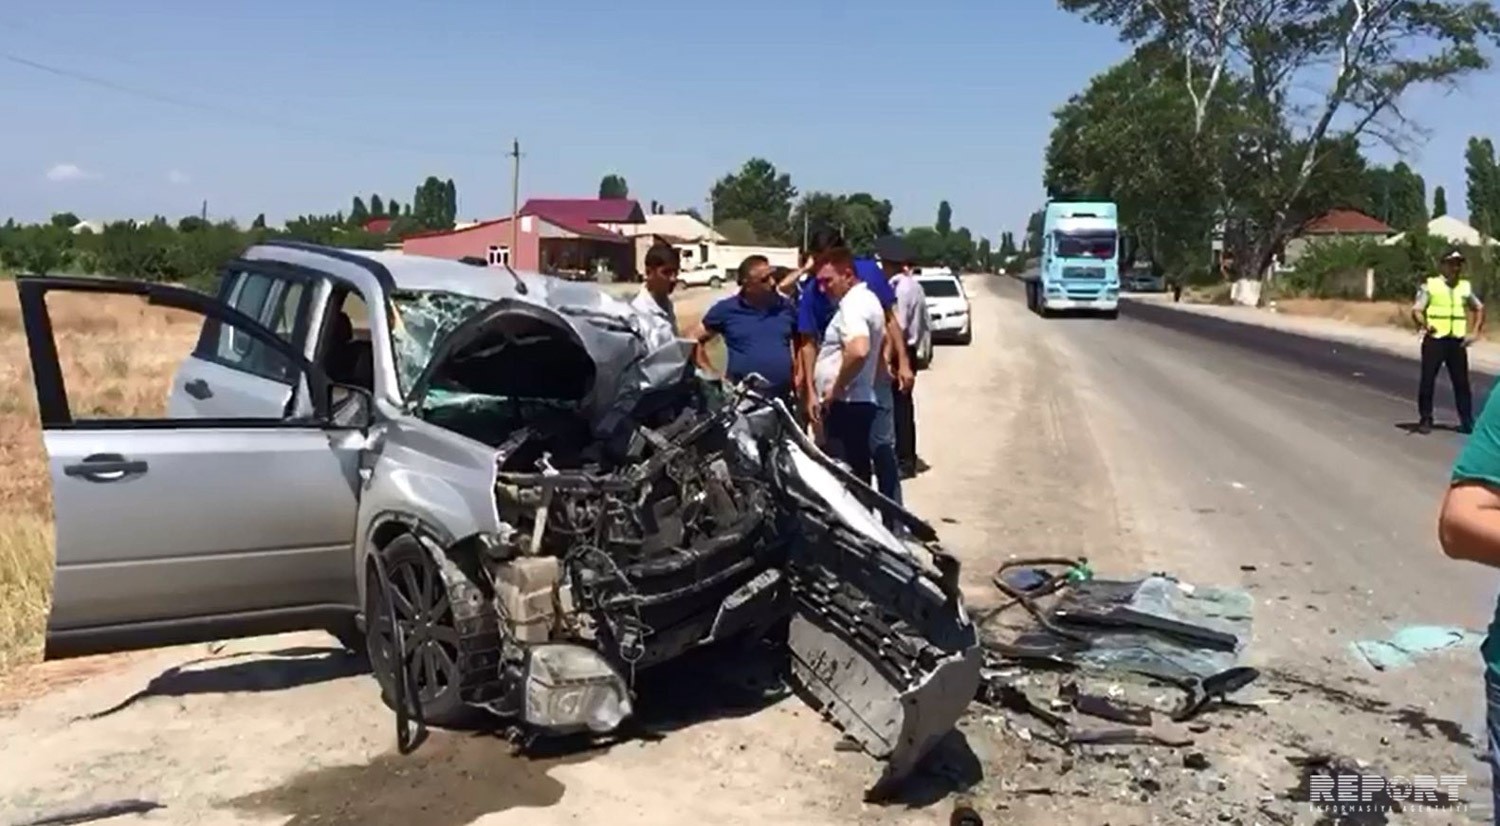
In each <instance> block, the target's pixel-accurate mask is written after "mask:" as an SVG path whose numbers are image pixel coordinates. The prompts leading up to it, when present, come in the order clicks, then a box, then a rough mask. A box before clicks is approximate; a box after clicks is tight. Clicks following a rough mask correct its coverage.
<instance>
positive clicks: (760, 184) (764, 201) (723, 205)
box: [712, 158, 801, 243]
mask: <svg viewBox="0 0 1500 826" xmlns="http://www.w3.org/2000/svg"><path fill="white" fill-rule="evenodd" d="M796 197H797V188H796V187H795V186H792V177H791V176H790V175H788V174H786V173H784V172H778V171H777V170H776V167H775V165H773V164H772V163H771V162H770V161H768V160H766V159H764V158H751V159H750V160H748V161H746V162H745V164H744V165H743V166H742V167H740V169H739V171H738V172H734V173H731V174H729V175H725V176H724V177H723V178H720V179H719V180H718V182H717V183H715V184H714V187H713V192H712V199H713V206H714V220H716V221H728V220H731V219H734V218H741V219H744V220H746V221H749V222H750V225H751V226H752V227H754V228H755V236H756V237H757V238H759V239H760V240H761V242H762V243H767V242H769V243H789V242H791V241H792V239H793V237H794V233H793V232H792V231H791V225H790V220H789V219H790V216H791V211H792V200H793V199H795V198H796ZM800 230H801V228H800V227H798V232H799V233H800Z"/></svg>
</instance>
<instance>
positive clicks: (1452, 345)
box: [1411, 247, 1484, 433]
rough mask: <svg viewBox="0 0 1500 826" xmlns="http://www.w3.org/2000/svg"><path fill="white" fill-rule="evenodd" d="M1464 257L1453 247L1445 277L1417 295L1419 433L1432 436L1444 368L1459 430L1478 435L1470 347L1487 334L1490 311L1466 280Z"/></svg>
mask: <svg viewBox="0 0 1500 826" xmlns="http://www.w3.org/2000/svg"><path fill="white" fill-rule="evenodd" d="M1463 268H1464V254H1463V252H1461V251H1460V250H1459V249H1458V248H1457V247H1453V248H1451V249H1449V250H1448V252H1447V253H1446V254H1445V255H1444V256H1443V261H1442V275H1434V276H1432V277H1431V278H1428V279H1427V280H1426V281H1425V282H1423V284H1422V286H1421V287H1419V288H1418V289H1417V300H1416V303H1415V304H1413V305H1412V313H1411V314H1412V318H1413V319H1414V320H1415V321H1416V322H1417V326H1418V327H1419V328H1420V329H1421V331H1422V332H1421V335H1422V380H1421V384H1420V385H1419V386H1418V389H1417V414H1418V416H1419V419H1418V422H1417V430H1418V431H1419V432H1422V433H1431V432H1432V391H1433V388H1434V386H1435V385H1436V384H1437V374H1438V368H1440V367H1442V366H1443V365H1445V364H1446V365H1447V366H1448V379H1449V381H1451V382H1452V383H1453V403H1454V406H1455V407H1457V408H1458V429H1459V432H1460V433H1469V432H1471V431H1472V430H1473V429H1474V402H1473V394H1472V393H1471V391H1470V389H1469V352H1468V346H1469V345H1470V344H1472V343H1473V342H1474V341H1475V340H1477V339H1478V337H1479V331H1480V330H1481V329H1483V328H1484V305H1483V304H1481V303H1480V301H1479V296H1477V295H1475V294H1474V285H1472V284H1470V283H1469V279H1467V278H1464V277H1463Z"/></svg>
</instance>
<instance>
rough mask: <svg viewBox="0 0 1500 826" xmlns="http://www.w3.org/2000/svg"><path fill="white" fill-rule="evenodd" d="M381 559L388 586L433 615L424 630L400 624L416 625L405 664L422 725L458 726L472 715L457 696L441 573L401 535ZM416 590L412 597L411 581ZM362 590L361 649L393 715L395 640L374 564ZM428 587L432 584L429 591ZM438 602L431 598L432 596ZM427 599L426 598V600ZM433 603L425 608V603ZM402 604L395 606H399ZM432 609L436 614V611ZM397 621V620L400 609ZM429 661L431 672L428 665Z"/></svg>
mask: <svg viewBox="0 0 1500 826" xmlns="http://www.w3.org/2000/svg"><path fill="white" fill-rule="evenodd" d="M376 553H379V554H381V555H382V556H381V559H382V562H383V563H384V567H385V572H386V575H387V577H389V579H390V580H391V582H390V583H389V586H390V587H391V588H392V589H394V590H397V591H398V592H399V593H401V595H402V596H403V598H404V599H405V601H406V603H407V604H408V605H411V606H415V607H417V610H418V611H421V612H424V613H428V614H429V615H435V618H434V619H432V620H431V621H429V622H426V623H424V624H423V625H420V626H419V625H417V623H415V622H411V621H408V622H403V623H402V624H403V626H406V625H410V626H415V628H414V629H413V631H414V633H413V634H412V635H411V637H412V638H414V641H415V645H413V639H412V638H409V640H408V650H407V660H408V662H409V668H413V669H415V673H414V674H413V675H412V677H413V680H414V682H415V684H416V687H417V694H418V697H419V698H420V701H421V707H422V720H423V722H425V723H427V724H429V725H433V726H438V727H440V728H453V727H458V726H462V725H463V724H465V723H467V722H468V721H469V720H471V719H472V718H473V710H472V709H470V708H469V706H467V705H465V703H464V702H463V699H462V698H461V697H460V694H459V685H460V683H461V670H460V666H459V662H458V629H457V627H456V626H455V624H454V620H453V607H452V606H451V605H450V604H449V603H448V594H447V589H446V587H445V586H444V583H443V579H442V574H441V573H440V572H439V570H438V567H437V565H436V563H434V562H433V559H432V556H431V555H430V554H428V552H427V549H426V548H425V547H423V546H422V543H421V541H419V540H418V539H417V538H416V537H415V536H412V535H411V534H402V535H401V536H398V537H396V538H395V539H394V540H392V541H391V542H390V543H389V544H387V545H386V546H385V547H384V548H382V549H380V550H379V551H376ZM413 580H415V583H416V590H415V592H413V589H412V581H413ZM365 582H366V587H365V649H366V651H367V652H368V653H367V656H368V658H369V660H370V668H371V670H372V671H373V672H374V674H375V680H376V682H377V683H379V684H380V699H381V700H382V701H383V702H384V703H385V704H386V706H387V707H388V708H390V709H392V710H395V708H396V685H395V673H394V668H393V665H392V660H393V659H394V656H393V655H394V650H393V649H394V640H393V638H392V637H391V635H390V633H389V632H388V631H387V630H386V629H387V628H389V626H390V622H389V620H388V619H387V616H388V615H387V613H386V611H387V609H386V604H385V599H384V594H385V591H384V590H383V589H382V588H381V586H380V578H379V572H378V571H377V569H376V567H375V566H374V565H373V564H372V565H370V566H369V567H368V570H367V573H366V579H365ZM429 583H430V584H431V585H430V586H429ZM434 593H435V594H437V595H439V596H437V597H436V598H429V597H431V595H432V594H434ZM424 594H426V595H428V597H424V596H423V595H424ZM429 602H430V603H432V604H427V603H429ZM400 604H401V603H400V602H398V603H397V605H398V606H399V605H400ZM434 609H436V610H434ZM397 615H398V618H400V619H406V618H405V617H401V612H400V609H399V608H398V614H397ZM428 657H431V658H432V661H431V664H432V666H433V667H432V668H431V669H429V668H428V667H427V666H428V660H427V659H426V658H428ZM433 674H436V675H437V677H438V685H437V686H432V685H429V681H430V678H431V675H433Z"/></svg>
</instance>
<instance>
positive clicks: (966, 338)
mask: <svg viewBox="0 0 1500 826" xmlns="http://www.w3.org/2000/svg"><path fill="white" fill-rule="evenodd" d="M955 340H956V341H957V342H958V343H959V344H960V345H962V346H964V347H967V346H969V344H970V343H971V342H972V341H974V325H973V322H970V323H969V326H967V327H964V329H963V332H961V333H959V334H958V338H957V339H955Z"/></svg>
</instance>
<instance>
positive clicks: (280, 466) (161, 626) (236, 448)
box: [15, 276, 365, 658]
mask: <svg viewBox="0 0 1500 826" xmlns="http://www.w3.org/2000/svg"><path fill="white" fill-rule="evenodd" d="M15 283H16V288H17V291H18V292H19V294H20V303H21V313H22V319H23V322H24V326H25V330H26V340H27V347H28V351H29V355H30V359H31V370H32V375H33V378H34V380H35V382H36V394H37V407H38V410H39V413H40V418H41V425H42V431H43V442H44V444H45V447H46V451H47V466H48V473H49V476H50V480H51V485H52V501H53V512H54V517H55V521H56V525H55V533H56V548H57V566H56V574H55V578H54V590H53V598H52V611H51V615H50V617H49V621H48V626H47V647H46V654H47V657H48V658H58V657H67V656H76V655H80V654H91V653H100V652H105V651H114V650H124V649H130V648H147V647H156V646H161V645H171V644H179V643H188V642H200V641H208V640H216V639H227V638H232V637H241V636H250V635H257V634H263V633H275V632H282V631H292V630H301V629H311V628H320V629H327V630H330V631H335V632H336V633H338V632H341V631H342V630H344V629H345V628H346V627H348V623H350V622H351V621H352V618H353V616H354V612H355V606H356V604H357V597H356V588H355V576H354V561H353V552H352V544H353V537H354V532H355V511H356V506H357V502H358V491H359V489H360V486H359V483H358V478H359V477H358V454H359V450H360V449H361V447H362V445H363V442H364V436H363V433H362V431H361V430H360V429H359V428H360V427H362V426H363V425H364V424H365V422H363V421H357V422H355V423H354V426H353V427H342V428H341V427H335V426H333V425H332V424H331V420H330V416H329V411H328V409H329V387H328V383H327V379H326V376H325V375H324V374H323V372H322V371H321V370H320V369H319V368H317V367H315V366H314V365H312V364H311V363H309V362H308V361H307V359H306V358H305V357H303V356H302V355H301V354H300V352H299V349H298V347H297V346H296V344H295V343H294V342H289V341H288V340H286V339H284V338H281V337H279V336H277V335H276V334H275V333H273V332H272V331H270V330H268V329H266V328H265V327H263V326H261V325H260V324H258V323H257V322H256V321H254V320H252V319H251V318H249V317H248V316H246V315H244V314H243V313H240V312H238V311H237V310H235V309H233V308H232V307H229V306H228V305H226V304H223V303H221V302H219V301H217V300H215V299H214V298H211V297H209V296H206V295H203V294H201V293H197V292H193V291H191V290H187V289H182V288H177V287H168V286H164V285H158V284H146V283H141V282H133V281H121V280H112V279H97V278H65V277H52V276H22V277H18V278H17V279H16V282H15ZM58 293H87V294H90V295H91V296H97V297H99V298H100V299H103V300H104V301H109V300H119V299H108V298H105V297H106V296H109V295H115V296H138V297H140V298H143V299H145V301H146V303H148V304H150V305H155V306H160V307H166V308H172V309H176V310H186V311H189V312H193V313H197V314H200V315H204V316H208V317H210V318H211V319H215V320H217V321H218V322H219V323H220V324H222V325H224V326H226V327H229V326H232V327H233V328H235V330H236V331H238V332H240V333H243V334H244V335H246V336H250V337H253V338H255V339H256V340H258V341H259V342H261V343H263V344H264V345H266V347H267V348H268V349H269V350H271V351H274V352H275V353H278V354H279V355H280V356H281V357H284V358H285V359H286V360H287V363H288V364H289V365H290V369H291V370H293V371H294V372H295V374H296V376H297V380H296V381H294V383H293V386H294V387H296V388H297V390H296V391H295V392H294V393H293V394H292V399H291V401H290V402H289V403H288V405H287V410H286V411H284V412H283V415H280V416H273V417H261V418H248V417H247V418H203V417H191V418H187V417H185V418H175V419H174V418H168V417H167V414H166V413H157V412H153V413H151V414H148V415H135V416H129V417H122V418H100V417H98V416H95V415H91V408H92V406H93V405H92V404H91V403H87V402H86V400H87V397H88V396H91V395H92V396H93V397H94V401H98V400H99V397H100V396H101V395H104V396H107V395H108V394H107V393H105V394H101V393H100V392H98V391H99V390H100V388H98V387H90V386H85V384H84V382H83V381H82V380H79V381H78V382H77V384H78V386H73V383H72V382H71V381H70V380H71V379H75V378H78V377H81V376H84V375H85V371H84V370H82V369H79V370H69V371H65V370H63V367H62V364H61V363H60V361H59V356H58V336H56V335H55V333H56V332H57V330H56V329H55V327H54V322H53V315H52V314H51V313H49V310H48V298H49V296H55V294H58ZM63 300H67V299H66V298H64V299H63ZM75 300H76V299H75ZM102 303H103V302H102V301H95V302H91V306H93V307H95V308H96V309H97V308H98V307H99V306H100V305H101V304H102ZM307 303H308V302H306V301H304V303H303V306H302V307H301V311H302V312H306V311H307ZM127 317H128V316H127ZM142 318H144V316H142ZM304 326H305V325H304ZM130 337H131V335H130V331H128V330H127V331H125V334H124V335H122V337H121V341H119V342H113V343H114V344H117V345H119V347H118V351H119V352H117V353H116V355H115V356H114V358H115V361H114V362H113V363H112V364H113V365H115V366H112V367H111V368H110V371H109V372H112V373H116V374H119V373H121V372H123V377H120V376H118V375H117V378H122V379H123V380H125V381H129V380H131V379H134V378H137V375H136V374H135V373H132V372H130V371H131V370H133V369H134V367H132V366H128V365H121V364H120V362H121V361H122V360H128V357H129V355H130V352H131V348H130V347H127V346H125V345H126V339H128V338H130ZM69 343H72V342H69ZM102 344H104V345H106V346H107V345H108V344H111V342H103V343H102ZM142 349H145V348H142ZM121 354H123V356H124V358H123V359H122V358H121ZM65 374H66V378H65ZM161 389H162V399H161V400H160V401H161V406H160V408H159V409H160V410H165V405H166V390H167V387H166V382H165V381H163V383H162V388H161ZM80 401H85V402H86V403H84V404H80ZM299 408H301V409H309V408H310V409H311V410H312V413H311V414H310V415H308V414H300V413H294V412H293V411H296V410H298V409H299Z"/></svg>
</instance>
